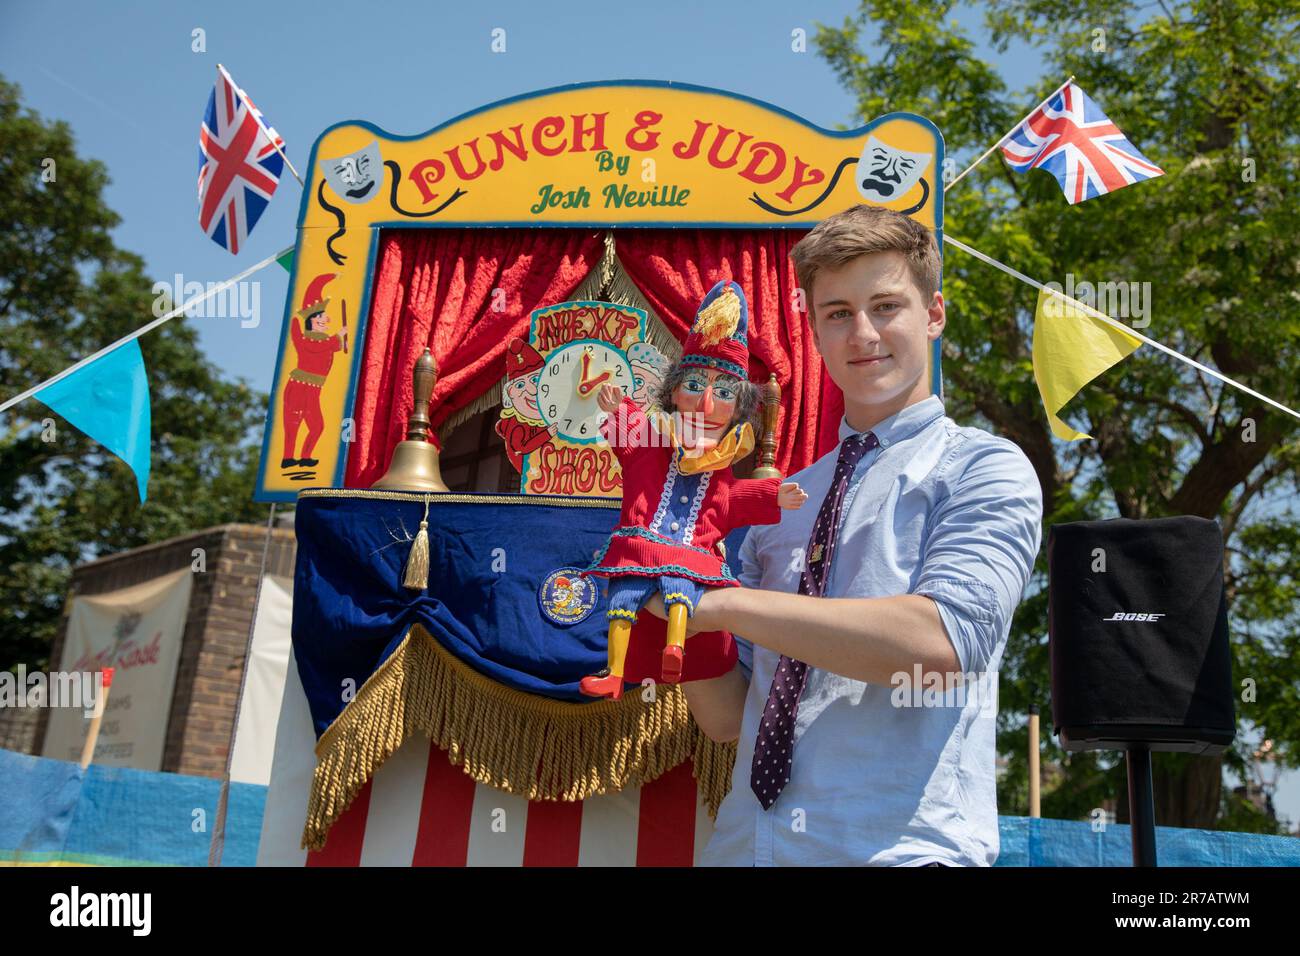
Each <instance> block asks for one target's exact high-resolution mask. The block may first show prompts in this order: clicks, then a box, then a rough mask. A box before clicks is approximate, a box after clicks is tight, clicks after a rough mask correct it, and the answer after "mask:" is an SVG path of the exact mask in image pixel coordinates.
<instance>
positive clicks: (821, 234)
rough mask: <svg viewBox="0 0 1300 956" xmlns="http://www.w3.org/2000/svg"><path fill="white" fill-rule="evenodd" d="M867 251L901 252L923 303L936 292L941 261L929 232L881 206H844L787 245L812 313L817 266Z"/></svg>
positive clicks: (834, 266)
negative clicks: (843, 208) (923, 300)
mask: <svg viewBox="0 0 1300 956" xmlns="http://www.w3.org/2000/svg"><path fill="white" fill-rule="evenodd" d="M873 252H901V253H902V254H903V258H904V259H906V260H907V268H908V270H909V271H910V272H911V273H912V279H913V281H914V282H915V283H916V285H917V287H918V288H919V289H920V290H921V293H922V295H923V297H924V298H925V304H927V305H928V304H929V301H930V299H932V298H933V297H934V294H935V293H936V292H938V291H939V275H940V271H941V269H942V260H941V259H940V258H939V247H938V245H936V243H935V241H934V234H933V233H932V232H930V230H929V229H927V228H926V227H925V226H923V225H921V224H920V223H919V222H917V221H916V220H915V219H913V218H912V217H910V216H905V215H903V214H902V213H901V212H895V211H894V210H892V209H885V208H884V207H882V206H865V205H858V206H850V207H849V208H848V209H845V210H844V211H843V212H837V213H835V215H833V216H828V217H827V218H825V219H823V220H822V221H821V222H819V223H818V224H817V225H816V226H815V227H814V228H813V230H812V231H811V232H810V233H808V235H806V236H804V237H803V238H802V239H800V240H799V242H798V243H796V245H795V247H794V248H793V249H791V250H790V259H791V261H792V262H793V263H794V271H795V275H796V276H798V279H799V287H800V288H801V289H803V291H804V296H805V300H806V301H807V303H808V318H809V321H811V320H812V317H813V306H812V294H813V282H815V281H816V279H817V273H819V272H820V271H821V270H822V269H825V268H832V269H837V268H839V267H840V266H842V265H844V264H845V263H846V262H850V261H851V260H853V259H856V258H857V257H858V256H865V255H870V254H871V253H873Z"/></svg>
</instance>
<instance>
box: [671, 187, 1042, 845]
mask: <svg viewBox="0 0 1300 956" xmlns="http://www.w3.org/2000/svg"><path fill="white" fill-rule="evenodd" d="M791 258H792V259H793V261H794V265H795V270H796V272H797V274H798V277H799V284H800V287H801V288H802V289H803V290H804V293H805V296H806V300H807V303H808V310H809V316H810V321H811V322H812V330H813V341H814V342H815V344H816V347H817V350H818V352H819V353H820V354H821V356H822V358H823V360H824V361H825V363H826V368H827V370H828V371H829V373H830V376H831V378H832V379H833V380H834V381H835V383H836V384H837V385H839V387H840V388H841V389H842V390H843V392H844V409H845V413H844V420H843V421H842V422H841V424H840V439H841V442H840V445H839V446H838V447H837V448H836V449H835V450H834V451H832V452H830V453H829V454H827V455H826V456H824V457H823V458H821V459H820V460H818V461H817V462H815V463H814V464H813V465H811V466H810V467H808V468H805V469H804V470H803V471H800V472H798V473H797V474H795V475H792V476H790V479H789V480H792V481H797V482H798V483H799V484H800V486H802V487H803V488H804V489H805V490H806V491H807V492H808V494H809V496H810V497H809V500H808V503H807V504H806V505H805V506H804V507H803V508H802V509H799V510H798V511H786V512H783V513H782V515H781V521H780V523H779V524H775V525H764V526H758V527H753V528H751V529H750V530H749V532H748V534H747V536H746V538H745V542H744V546H743V547H742V548H741V562H740V563H741V564H742V573H741V576H740V580H741V582H742V584H743V585H744V587H740V588H729V589H723V590H715V591H709V592H707V593H706V594H705V595H704V597H703V598H702V599H701V600H700V602H699V604H698V607H697V609H696V613H695V616H694V618H693V619H692V621H691V622H690V623H691V631H692V632H694V631H703V630H714V629H726V630H730V631H732V632H733V633H734V634H736V635H738V637H737V642H738V645H739V647H740V666H738V667H737V668H736V669H734V670H733V671H731V672H730V673H728V674H726V675H724V676H723V677H720V678H717V679H715V680H710V681H700V682H695V683H690V684H686V685H684V686H685V690H686V696H687V701H688V702H689V705H690V708H691V711H692V713H693V714H694V716H695V719H696V721H697V722H698V723H699V725H700V727H701V729H702V730H703V731H704V732H705V733H706V734H708V735H709V736H710V737H712V738H714V739H715V740H736V739H738V740H739V747H738V756H737V759H736V769H735V773H734V776H733V778H732V787H731V792H730V794H729V795H728V796H727V798H726V800H725V801H723V804H722V807H721V809H720V811H719V813H718V818H717V821H716V826H715V830H714V833H713V836H712V838H711V840H710V842H709V844H708V846H707V848H706V849H705V852H704V855H703V858H702V863H703V864H705V865H742V866H750V865H757V866H770V865H837V864H843V865H853V864H858V865H874V866H924V865H970V866H981V865H991V864H992V863H993V862H994V860H995V859H996V858H997V854H998V818H997V799H996V791H995V783H994V758H995V746H994V741H995V730H996V714H997V706H996V698H995V697H994V695H995V693H996V686H997V676H996V669H997V667H998V664H999V661H1000V659H1001V656H1002V652H1003V649H1004V648H1005V646H1006V640H1007V634H1008V632H1009V630H1010V627H1011V617H1012V612H1013V611H1014V610H1015V607H1016V605H1017V603H1018V602H1019V600H1020V597H1021V594H1022V592H1023V590H1024V587H1025V584H1026V582H1027V581H1028V579H1029V575H1030V572H1031V569H1032V567H1033V563H1034V557H1035V555H1036V554H1037V552H1038V544H1039V534H1040V525H1041V521H1042V500H1041V493H1040V491H1039V485H1038V480H1037V478H1036V476H1035V474H1034V471H1033V469H1032V467H1031V466H1030V464H1029V462H1028V460H1027V459H1026V458H1025V456H1024V454H1023V453H1022V452H1021V451H1020V450H1019V449H1018V448H1017V447H1016V446H1015V445H1013V444H1011V443H1010V442H1008V441H1005V440H1003V439H1000V438H995V437H994V436H992V435H990V434H988V433H986V432H983V431H980V430H978V429H974V428H963V427H959V426H958V425H957V424H956V423H954V422H953V421H952V420H951V419H950V418H948V417H946V416H945V415H944V408H943V403H942V402H941V401H940V399H938V398H937V397H935V396H933V395H932V394H931V390H930V384H929V378H928V375H927V369H928V366H929V359H930V349H931V347H932V343H933V341H934V340H935V339H937V338H938V337H939V335H940V334H941V333H942V332H943V328H944V321H945V317H944V301H943V296H942V295H941V294H940V293H939V273H940V259H939V252H938V249H937V248H936V246H935V241H934V238H933V236H932V235H931V234H930V232H929V230H927V229H926V228H925V227H924V226H921V225H919V224H917V223H916V222H914V221H913V220H911V219H909V218H908V217H906V216H903V215H901V214H899V213H895V212H890V211H888V210H884V209H881V208H878V207H870V206H857V207H854V208H851V209H848V210H846V211H844V212H842V213H839V214H837V215H834V216H831V217H830V218H828V219H826V220H825V221H823V222H822V223H820V224H819V225H818V226H817V227H816V228H815V229H813V230H812V231H811V232H810V233H809V234H808V235H807V236H806V237H805V238H804V239H803V240H802V241H801V242H800V243H799V244H798V245H797V246H796V247H795V249H794V250H793V252H792V253H791ZM652 610H654V612H655V613H656V614H661V613H662V607H661V606H655V607H653V608H652ZM739 635H743V638H741V637H739ZM918 675H919V678H920V679H919V680H918V679H917V678H918ZM940 681H942V683H938V682H940ZM936 686H938V687H939V690H938V692H935V687H936Z"/></svg>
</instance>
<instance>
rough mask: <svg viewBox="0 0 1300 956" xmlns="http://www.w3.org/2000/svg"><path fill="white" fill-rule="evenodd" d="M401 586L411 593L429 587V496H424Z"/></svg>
mask: <svg viewBox="0 0 1300 956" xmlns="http://www.w3.org/2000/svg"><path fill="white" fill-rule="evenodd" d="M402 586H403V587H406V588H410V589H411V590H412V591H423V590H424V589H425V588H427V587H428V586H429V496H428V495H425V496H424V517H423V518H421V519H420V530H419V532H417V533H416V535H415V543H414V544H412V545H411V556H410V557H409V558H407V559H406V575H405V576H404V577H403V578H402Z"/></svg>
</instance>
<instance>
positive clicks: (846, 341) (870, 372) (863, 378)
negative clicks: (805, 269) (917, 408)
mask: <svg viewBox="0 0 1300 956" xmlns="http://www.w3.org/2000/svg"><path fill="white" fill-rule="evenodd" d="M811 304H812V308H813V342H814V343H815V344H816V346H817V351H818V352H820V353H821V356H822V359H823V360H824V361H825V362H826V368H827V370H828V371H829V372H830V375H831V378H832V379H833V380H834V382H835V384H836V385H838V386H839V387H840V389H841V390H842V391H843V392H844V410H845V414H846V415H847V416H848V418H849V423H850V425H852V426H854V427H859V425H860V424H861V425H862V426H863V427H867V428H869V427H871V425H873V424H875V422H878V421H881V420H883V419H884V418H887V417H889V416H890V415H892V414H894V412H897V411H899V410H901V409H902V408H905V407H906V406H908V405H911V404H913V403H914V402H917V401H920V400H921V399H922V398H925V397H926V396H927V395H928V394H929V382H928V379H927V376H926V369H927V368H928V367H929V363H930V343H931V342H932V341H934V340H935V339H937V338H938V337H939V336H940V334H942V332H943V327H944V303H943V296H942V295H940V294H939V293H937V292H936V293H935V294H934V296H933V297H932V298H931V299H930V300H929V301H924V295H923V293H922V292H921V290H920V289H918V288H917V286H916V282H915V280H914V279H913V278H912V273H911V271H910V270H909V269H908V267H907V260H906V259H905V258H904V257H903V254H902V253H901V252H876V253H871V254H870V255H865V256H858V258H856V259H853V260H851V261H849V262H846V263H845V264H844V265H843V266H841V267H840V268H838V269H823V270H821V271H820V272H818V273H817V280H816V281H815V282H814V283H813V293H812V303H811Z"/></svg>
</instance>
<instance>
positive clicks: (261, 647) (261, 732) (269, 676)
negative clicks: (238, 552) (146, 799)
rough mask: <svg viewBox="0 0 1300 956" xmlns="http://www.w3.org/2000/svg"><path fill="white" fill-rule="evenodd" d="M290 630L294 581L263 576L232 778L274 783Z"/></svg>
mask: <svg viewBox="0 0 1300 956" xmlns="http://www.w3.org/2000/svg"><path fill="white" fill-rule="evenodd" d="M292 628H293V579H292V578H277V577H273V576H272V575H270V574H268V575H266V576H265V577H263V578H262V595H261V598H260V599H259V600H258V604H257V623H256V625H255V626H254V628H253V646H252V649H251V650H250V651H249V654H248V661H247V662H246V664H245V665H244V666H245V667H246V668H247V669H248V674H247V676H246V677H245V678H244V699H243V703H241V704H240V705H239V729H238V731H237V732H236V734H235V755H234V757H233V758H231V761H230V779H231V780H233V781H235V782H237V783H257V784H261V785H262V786H266V785H267V784H269V783H270V782H271V763H272V758H273V757H274V756H275V735H276V724H277V723H278V722H279V719H280V700H281V699H282V698H283V697H284V682H285V675H286V674H287V673H288V670H289V653H290V651H291V650H292V646H293V640H292V633H291V631H292ZM110 699H111V698H110Z"/></svg>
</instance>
